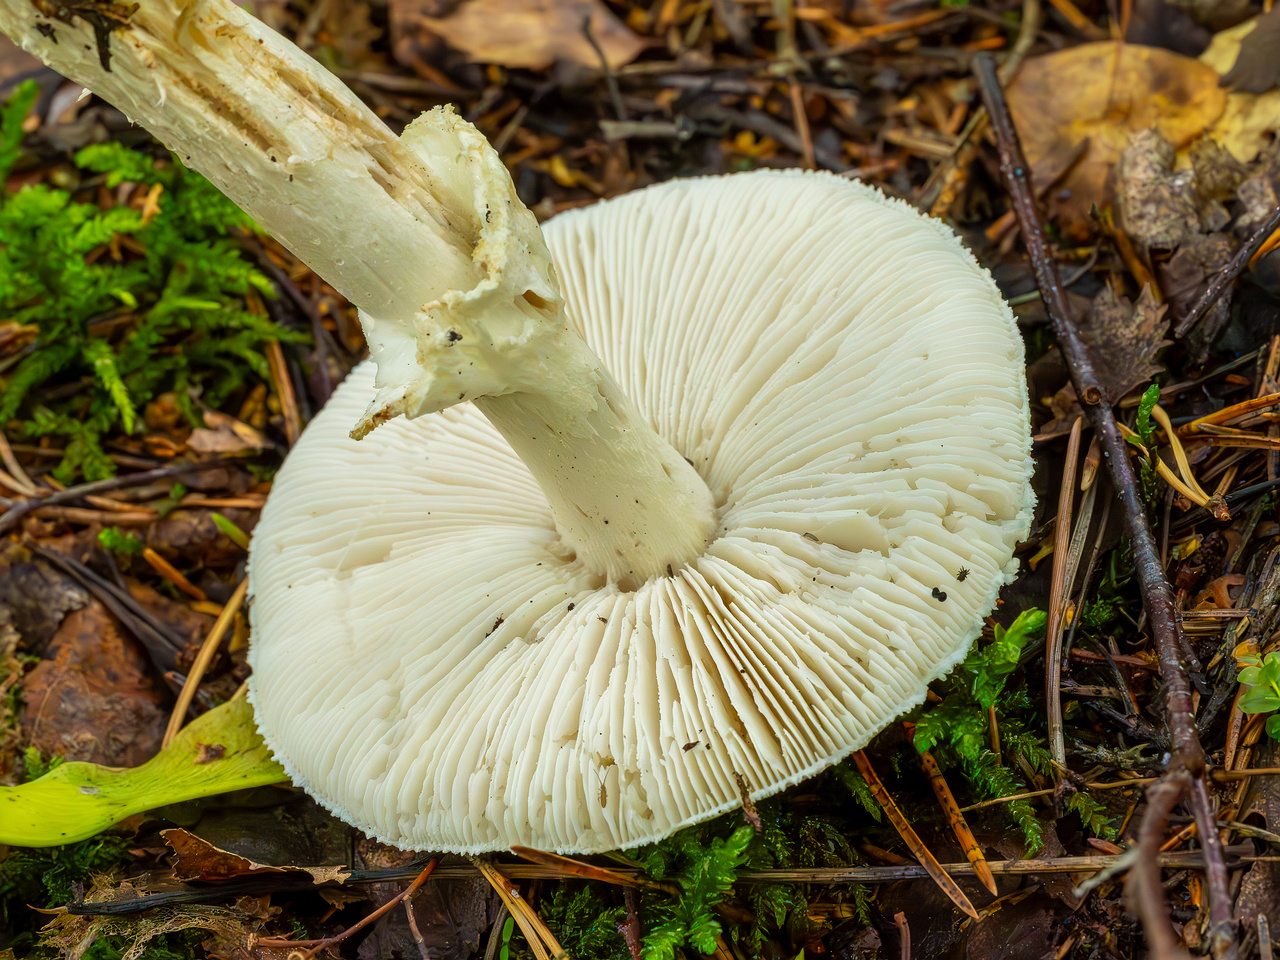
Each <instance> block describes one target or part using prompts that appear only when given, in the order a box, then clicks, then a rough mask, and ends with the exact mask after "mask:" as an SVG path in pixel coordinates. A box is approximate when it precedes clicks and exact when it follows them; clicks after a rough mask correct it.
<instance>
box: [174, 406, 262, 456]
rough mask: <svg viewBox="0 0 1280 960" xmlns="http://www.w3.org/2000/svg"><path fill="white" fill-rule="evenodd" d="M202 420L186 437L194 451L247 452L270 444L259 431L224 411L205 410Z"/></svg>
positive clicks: (188, 444)
mask: <svg viewBox="0 0 1280 960" xmlns="http://www.w3.org/2000/svg"><path fill="white" fill-rule="evenodd" d="M204 422H205V426H203V427H197V428H196V429H195V430H192V431H191V436H189V437H188V438H187V446H188V447H190V448H191V449H192V450H194V451H196V453H248V452H251V451H254V450H266V449H267V448H268V447H270V446H271V441H270V440H268V439H267V438H266V437H264V436H263V435H262V434H261V433H260V432H259V431H257V430H255V429H254V428H253V427H251V426H249V425H248V424H247V423H241V422H240V421H239V420H237V419H236V418H235V417H229V416H227V415H226V414H225V413H218V412H217V411H216V410H209V411H206V412H205V415H204Z"/></svg>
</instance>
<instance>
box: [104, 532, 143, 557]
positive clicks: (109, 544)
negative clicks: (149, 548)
mask: <svg viewBox="0 0 1280 960" xmlns="http://www.w3.org/2000/svg"><path fill="white" fill-rule="evenodd" d="M98 544H99V545H100V546H101V547H102V549H104V550H112V551H114V552H115V553H122V554H125V555H126V556H136V555H137V554H139V553H141V552H142V550H143V543H142V541H141V540H139V539H138V538H137V537H135V536H134V535H133V534H132V533H125V532H124V531H123V530H121V529H120V528H119V527H103V528H102V529H101V530H99V531H98Z"/></svg>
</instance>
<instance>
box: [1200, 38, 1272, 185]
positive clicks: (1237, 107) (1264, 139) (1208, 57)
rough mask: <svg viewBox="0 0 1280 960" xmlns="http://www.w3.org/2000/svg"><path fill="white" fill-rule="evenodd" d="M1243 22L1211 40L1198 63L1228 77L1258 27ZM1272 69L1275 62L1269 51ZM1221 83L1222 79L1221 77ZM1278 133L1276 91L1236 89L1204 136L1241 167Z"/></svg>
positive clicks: (1250, 160)
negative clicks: (1252, 91)
mask: <svg viewBox="0 0 1280 960" xmlns="http://www.w3.org/2000/svg"><path fill="white" fill-rule="evenodd" d="M1259 19H1260V18H1257V17H1255V18H1254V19H1252V20H1246V21H1245V22H1244V23H1242V24H1240V25H1239V26H1235V27H1232V28H1231V29H1230V30H1223V31H1222V32H1221V33H1219V34H1217V35H1216V36H1215V37H1214V38H1213V42H1212V43H1210V44H1209V49H1208V50H1206V51H1205V52H1204V53H1202V54H1200V62H1201V63H1202V64H1204V65H1205V66H1208V67H1211V68H1212V69H1214V70H1216V71H1218V72H1219V73H1221V74H1224V75H1230V74H1231V73H1232V72H1233V71H1234V68H1235V67H1236V65H1237V63H1238V62H1239V60H1240V59H1241V57H1242V56H1243V51H1242V50H1241V47H1242V45H1243V42H1244V40H1245V39H1246V38H1248V37H1249V36H1250V35H1252V34H1253V32H1254V30H1255V28H1257V27H1258V20H1259ZM1270 60H1271V61H1272V64H1273V66H1274V64H1275V62H1276V60H1277V58H1276V57H1275V54H1274V49H1272V50H1271V51H1270ZM1224 79H1225V76H1224ZM1277 133H1280V89H1275V88H1272V89H1270V90H1267V91H1266V92H1265V93H1249V92H1247V91H1246V90H1242V89H1240V88H1239V87H1237V89H1235V90H1233V91H1232V92H1231V93H1230V94H1229V95H1228V96H1227V100H1226V105H1225V108H1224V109H1223V111H1222V115H1221V116H1219V117H1218V119H1217V120H1216V121H1215V122H1214V124H1213V126H1212V127H1210V129H1209V131H1208V135H1209V136H1210V137H1211V138H1212V139H1213V140H1215V141H1217V142H1218V143H1220V144H1222V146H1224V147H1226V148H1227V150H1228V151H1230V153H1231V155H1232V156H1234V157H1235V158H1236V159H1237V160H1240V161H1241V162H1243V163H1251V162H1252V161H1253V160H1254V159H1255V158H1256V157H1257V156H1258V154H1259V153H1260V152H1261V151H1262V149H1263V148H1264V147H1266V146H1267V144H1269V143H1270V142H1271V140H1272V138H1273V137H1275V136H1276V134H1277Z"/></svg>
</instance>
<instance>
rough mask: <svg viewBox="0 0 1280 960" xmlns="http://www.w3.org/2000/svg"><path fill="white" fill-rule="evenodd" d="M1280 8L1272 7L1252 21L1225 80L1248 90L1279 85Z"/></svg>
mask: <svg viewBox="0 0 1280 960" xmlns="http://www.w3.org/2000/svg"><path fill="white" fill-rule="evenodd" d="M1277 49H1280V10H1277V9H1274V8H1273V9H1271V10H1268V11H1267V12H1266V13H1264V14H1261V15H1260V16H1258V17H1257V18H1256V19H1255V20H1254V21H1253V29H1252V30H1250V31H1249V32H1248V33H1247V34H1245V35H1244V37H1243V38H1242V39H1241V41H1240V50H1239V51H1238V52H1237V54H1236V62H1235V63H1234V64H1232V66H1231V69H1230V70H1228V71H1227V72H1226V73H1224V74H1223V75H1222V82H1223V84H1224V85H1226V86H1230V87H1232V88H1234V89H1236V90H1243V91H1244V92H1246V93H1266V92H1267V91H1268V90H1273V89H1275V88H1276V87H1277V86H1280V58H1277V57H1276V50H1277Z"/></svg>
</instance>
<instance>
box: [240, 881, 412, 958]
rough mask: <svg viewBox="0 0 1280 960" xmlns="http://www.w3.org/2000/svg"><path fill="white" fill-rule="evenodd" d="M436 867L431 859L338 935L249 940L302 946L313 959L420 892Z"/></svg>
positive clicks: (303, 952)
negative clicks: (406, 883) (408, 881)
mask: <svg viewBox="0 0 1280 960" xmlns="http://www.w3.org/2000/svg"><path fill="white" fill-rule="evenodd" d="M435 868H436V862H435V861H434V860H431V861H429V862H428V863H427V865H426V867H424V868H423V870H422V872H421V873H420V874H418V875H417V876H416V877H414V879H413V883H411V884H409V886H407V887H405V889H404V890H403V891H402V892H401V893H398V894H396V896H394V897H392V898H391V899H390V900H388V901H387V902H386V903H384V904H383V905H382V906H380V907H379V908H378V909H377V910H375V911H373V913H371V914H369V915H368V916H367V917H365V918H364V919H363V920H361V921H360V922H359V923H357V924H355V925H354V926H350V927H348V928H347V929H346V930H343V931H342V932H341V933H339V934H338V935H336V936H333V937H325V938H324V939H323V940H285V939H283V938H268V937H260V938H259V937H250V941H249V945H250V948H253V947H282V948H284V949H285V950H288V949H290V948H297V947H302V948H303V949H301V950H298V951H297V954H298V956H299V957H301V958H302V960H311V958H312V957H314V956H315V955H316V954H317V953H319V952H320V951H321V950H323V949H325V948H326V947H332V946H334V945H335V944H338V943H341V942H342V941H343V940H346V939H347V938H348V937H350V936H351V935H353V934H355V933H359V932H360V931H361V930H363V929H364V928H365V927H367V926H368V925H369V924H371V923H373V922H374V921H375V920H379V919H381V917H382V916H383V914H385V913H387V912H388V911H389V910H391V908H392V907H394V906H395V905H396V904H397V903H399V902H400V901H401V900H408V899H409V898H410V897H412V896H413V895H414V894H415V893H417V892H418V888H419V887H421V886H422V885H423V884H424V883H426V882H427V877H429V876H431V874H432V872H433V871H434V870H435ZM292 955H293V954H290V956H292Z"/></svg>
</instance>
